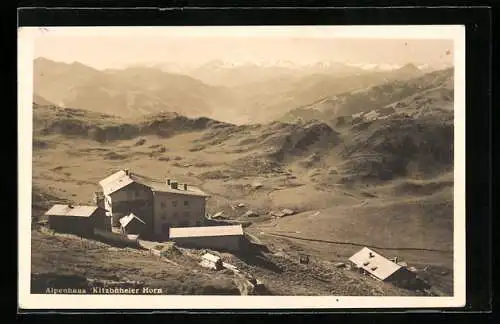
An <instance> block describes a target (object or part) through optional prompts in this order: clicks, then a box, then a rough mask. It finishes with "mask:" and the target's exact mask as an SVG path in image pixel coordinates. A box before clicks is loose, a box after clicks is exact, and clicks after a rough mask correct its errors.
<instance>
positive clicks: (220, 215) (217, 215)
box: [212, 211, 224, 218]
mask: <svg viewBox="0 0 500 324" xmlns="http://www.w3.org/2000/svg"><path fill="white" fill-rule="evenodd" d="M223 214H224V212H223V211H220V212H218V213H215V214H214V215H212V218H222V215H223Z"/></svg>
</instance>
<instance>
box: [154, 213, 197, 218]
mask: <svg viewBox="0 0 500 324" xmlns="http://www.w3.org/2000/svg"><path fill="white" fill-rule="evenodd" d="M178 215H179V214H178V213H177V212H173V213H172V217H174V218H176V217H177V216H178ZM189 216H190V213H189V212H184V217H186V218H187V217H189ZM160 218H161V219H167V213H163V214H162V215H161V216H160Z"/></svg>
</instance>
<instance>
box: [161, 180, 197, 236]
mask: <svg viewBox="0 0 500 324" xmlns="http://www.w3.org/2000/svg"><path fill="white" fill-rule="evenodd" d="M153 195H154V223H155V234H156V235H168V230H169V228H171V227H191V226H203V225H204V224H205V213H206V211H205V204H206V197H204V196H199V195H186V194H182V193H176V192H171V191H169V190H163V191H161V190H155V191H154V192H153Z"/></svg>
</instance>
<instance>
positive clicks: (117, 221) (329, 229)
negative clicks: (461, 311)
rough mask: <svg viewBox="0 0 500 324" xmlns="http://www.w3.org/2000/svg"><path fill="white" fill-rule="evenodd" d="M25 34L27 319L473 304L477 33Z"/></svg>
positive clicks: (22, 288)
mask: <svg viewBox="0 0 500 324" xmlns="http://www.w3.org/2000/svg"><path fill="white" fill-rule="evenodd" d="M18 39H19V42H18V44H19V48H18V53H19V54H18V81H19V82H18V84H19V92H18V96H19V97H18V116H19V124H18V128H19V143H18V147H19V149H18V154H19V167H20V170H21V172H20V173H19V214H18V217H19V251H18V256H19V281H18V287H19V307H20V308H22V309H66V310H69V309H157V310H176V309H192V310H196V309H219V310H221V309H254V308H258V309H271V308H272V309H292V308H295V309H342V308H350V309H352V308H360V309H363V308H401V307H403V308H434V307H460V306H464V304H465V252H466V251H465V28H464V27H463V26H452V25H449V26H417V25H415V26H227V27H215V26H214V27H184V26H170V27H137V26H136V27H111V26H109V27H57V26H53V27H20V28H19V30H18Z"/></svg>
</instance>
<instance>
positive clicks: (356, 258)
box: [349, 247, 416, 286]
mask: <svg viewBox="0 0 500 324" xmlns="http://www.w3.org/2000/svg"><path fill="white" fill-rule="evenodd" d="M349 261H351V262H352V263H353V265H354V266H355V267H356V268H357V269H360V270H362V271H363V272H365V273H367V274H369V275H370V276H372V277H373V278H375V279H378V280H381V281H385V282H391V283H393V284H395V285H398V286H409V285H411V284H412V283H413V282H415V280H416V276H415V274H414V273H412V272H411V271H409V270H408V269H407V268H406V267H403V266H401V265H399V264H397V263H395V262H392V261H391V260H389V259H387V258H386V257H384V256H382V255H380V254H378V253H376V252H375V251H373V250H370V249H369V248H367V247H364V248H362V249H361V250H360V251H358V252H357V253H355V254H354V255H353V256H351V257H350V258H349Z"/></svg>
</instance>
